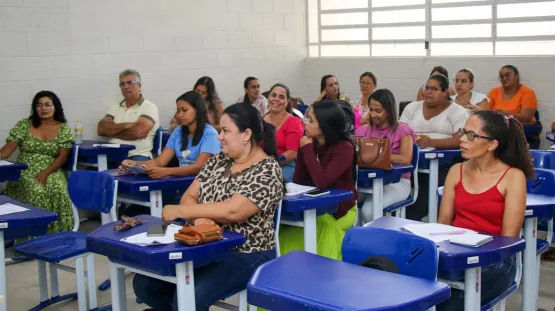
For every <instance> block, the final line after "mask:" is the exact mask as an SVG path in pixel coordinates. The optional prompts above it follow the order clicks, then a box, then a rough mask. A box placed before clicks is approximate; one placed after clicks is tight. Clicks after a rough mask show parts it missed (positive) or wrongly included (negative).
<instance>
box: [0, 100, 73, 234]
mask: <svg viewBox="0 0 555 311" xmlns="http://www.w3.org/2000/svg"><path fill="white" fill-rule="evenodd" d="M72 143H73V135H72V132H71V128H70V127H69V126H68V124H67V123H66V118H65V116H64V110H63V108H62V103H61V102H60V99H59V98H58V96H56V94H54V93H53V92H50V91H41V92H39V93H37V95H35V97H34V99H33V104H32V114H31V116H30V117H29V118H27V119H24V120H21V121H19V122H18V123H17V124H16V125H15V126H14V127H13V128H12V129H11V131H10V133H9V136H8V138H7V139H6V145H4V147H2V149H0V160H1V159H6V158H8V157H10V156H11V155H12V153H13V152H14V151H15V150H16V149H17V148H19V157H18V159H17V161H18V162H20V163H25V164H27V165H28V166H29V168H28V169H26V170H24V171H23V172H22V173H21V178H20V179H19V181H14V182H9V183H8V186H7V188H6V193H5V194H6V195H7V196H9V197H11V198H13V199H15V200H18V201H20V202H22V203H25V204H28V205H31V206H34V207H38V208H42V209H45V210H49V211H52V212H54V213H56V214H58V221H56V222H54V223H52V224H50V226H49V227H48V234H52V233H56V232H61V231H69V230H71V229H72V228H73V213H72V210H71V201H70V199H69V194H68V191H67V180H66V178H65V176H64V174H63V172H62V171H60V168H61V167H62V165H63V164H64V162H65V161H66V158H67V157H68V155H69V154H70V151H71V148H72Z"/></svg>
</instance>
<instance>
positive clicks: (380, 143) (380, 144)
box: [356, 138, 384, 165]
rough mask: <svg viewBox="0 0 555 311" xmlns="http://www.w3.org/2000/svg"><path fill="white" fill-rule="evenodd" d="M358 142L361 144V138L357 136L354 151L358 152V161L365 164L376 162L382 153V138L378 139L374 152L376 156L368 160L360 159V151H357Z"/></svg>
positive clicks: (358, 148)
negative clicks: (375, 151) (376, 149)
mask: <svg viewBox="0 0 555 311" xmlns="http://www.w3.org/2000/svg"><path fill="white" fill-rule="evenodd" d="M360 144H362V139H361V138H357V143H356V151H357V153H358V159H359V160H360V162H362V163H364V164H367V165H372V164H374V162H376V161H377V160H378V158H379V157H380V155H381V154H382V153H383V145H384V143H383V140H382V139H379V140H378V146H379V149H378V153H377V154H376V158H374V160H372V161H370V162H364V160H363V159H362V156H361V153H360V152H359V150H360Z"/></svg>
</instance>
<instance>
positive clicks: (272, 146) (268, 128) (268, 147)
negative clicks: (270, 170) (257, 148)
mask: <svg viewBox="0 0 555 311" xmlns="http://www.w3.org/2000/svg"><path fill="white" fill-rule="evenodd" d="M262 141H264V152H265V153H266V154H267V155H269V156H273V157H274V158H275V159H276V161H278V162H279V154H278V151H277V145H276V128H275V127H274V126H273V125H272V124H270V123H268V122H266V121H264V120H262Z"/></svg>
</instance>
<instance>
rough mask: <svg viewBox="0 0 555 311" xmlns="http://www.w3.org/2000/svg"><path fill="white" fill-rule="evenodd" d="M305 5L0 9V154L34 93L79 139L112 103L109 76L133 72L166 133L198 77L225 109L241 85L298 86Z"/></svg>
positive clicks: (287, 0)
mask: <svg viewBox="0 0 555 311" xmlns="http://www.w3.org/2000/svg"><path fill="white" fill-rule="evenodd" d="M305 19H306V0H202V1H199V0H117V1H113V0H0V96H1V98H2V99H1V100H0V145H2V144H3V142H4V140H5V138H6V136H7V133H8V131H9V130H10V129H11V128H12V126H13V125H14V124H15V123H16V122H17V121H18V120H20V119H23V118H25V117H27V116H28V115H29V109H30V103H31V100H32V98H33V96H34V94H36V92H38V91H40V90H52V91H54V92H56V93H57V94H58V96H60V98H61V99H62V102H63V105H64V110H65V114H66V117H67V118H68V120H69V121H70V122H71V124H72V126H73V125H74V122H75V121H76V120H81V121H82V122H83V123H84V134H85V138H94V137H96V124H97V122H98V121H99V120H100V119H101V118H102V117H103V116H104V115H105V111H106V110H107V108H108V106H109V105H110V104H113V103H115V102H119V101H120V100H121V93H120V90H119V87H118V74H119V72H120V71H122V70H124V69H126V68H134V69H137V70H138V71H139V72H140V73H141V75H142V79H143V93H144V95H145V97H146V98H148V99H149V100H151V101H153V102H154V103H156V104H157V105H158V107H159V109H160V114H161V124H162V125H163V126H164V125H167V124H168V123H169V120H170V115H172V114H173V111H175V99H176V98H177V97H178V96H179V95H180V94H182V93H184V92H185V91H187V90H190V89H191V88H192V87H193V84H194V82H195V81H196V80H197V79H198V78H199V77H201V76H203V75H210V76H212V77H213V78H214V80H215V82H216V85H217V89H218V91H219V93H220V95H221V97H222V99H223V100H224V102H225V103H226V104H229V103H234V102H235V101H236V100H237V98H238V97H239V96H240V95H242V94H243V92H244V91H243V80H244V79H245V77H247V76H249V75H252V76H256V77H259V78H260V82H261V85H262V89H263V91H265V90H266V89H267V88H269V87H270V86H271V85H270V84H271V83H274V82H276V81H278V80H280V81H283V82H285V83H288V84H291V85H296V84H299V82H298V81H299V79H300V78H301V74H302V69H303V59H304V58H305V57H306V54H307V53H306V50H307V47H306V41H307V40H306V22H305Z"/></svg>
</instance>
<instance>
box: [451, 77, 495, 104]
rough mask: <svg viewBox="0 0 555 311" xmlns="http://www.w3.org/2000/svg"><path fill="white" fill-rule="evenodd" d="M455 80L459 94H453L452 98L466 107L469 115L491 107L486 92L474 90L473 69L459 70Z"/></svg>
mask: <svg viewBox="0 0 555 311" xmlns="http://www.w3.org/2000/svg"><path fill="white" fill-rule="evenodd" d="M454 82H455V89H456V90H457V94H456V95H454V96H451V100H452V101H453V102H455V103H456V104H459V105H460V106H461V107H463V108H466V109H467V110H466V113H467V114H468V115H470V114H471V113H472V112H474V111H478V110H481V109H489V98H488V97H487V96H486V95H484V94H481V93H477V92H474V91H472V89H474V73H473V72H472V70H470V69H466V68H464V69H461V70H459V71H458V72H457V76H456V77H455V80H454Z"/></svg>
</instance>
